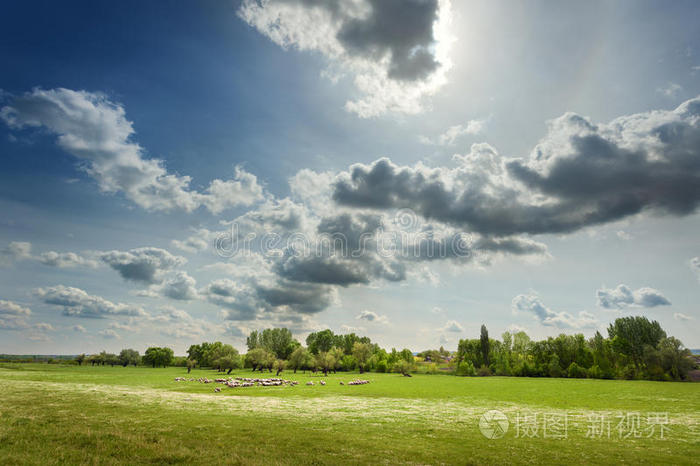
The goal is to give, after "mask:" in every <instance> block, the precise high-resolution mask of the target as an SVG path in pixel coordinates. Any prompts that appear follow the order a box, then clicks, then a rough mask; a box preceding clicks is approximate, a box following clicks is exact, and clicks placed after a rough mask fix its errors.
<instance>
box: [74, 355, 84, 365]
mask: <svg viewBox="0 0 700 466" xmlns="http://www.w3.org/2000/svg"><path fill="white" fill-rule="evenodd" d="M83 361H85V353H83V354H79V355H77V356H76V357H75V362H77V363H78V365H79V366H82V365H83Z"/></svg>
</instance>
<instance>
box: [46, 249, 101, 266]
mask: <svg viewBox="0 0 700 466" xmlns="http://www.w3.org/2000/svg"><path fill="white" fill-rule="evenodd" d="M38 259H39V262H41V263H42V264H44V265H49V266H51V267H58V268H68V267H78V266H85V267H91V268H94V267H97V265H98V264H97V261H94V260H92V259H87V258H85V257H82V256H80V255H78V254H76V253H74V252H55V251H48V252H44V253H42V254H41V255H40V256H39V258H38Z"/></svg>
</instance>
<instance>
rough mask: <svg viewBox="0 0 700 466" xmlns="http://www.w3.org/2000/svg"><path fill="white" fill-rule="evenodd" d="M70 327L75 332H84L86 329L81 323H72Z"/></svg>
mask: <svg viewBox="0 0 700 466" xmlns="http://www.w3.org/2000/svg"><path fill="white" fill-rule="evenodd" d="M72 329H73V331H74V332H77V333H85V332H87V330H86V329H85V327H83V326H82V325H74V326H73V327H72Z"/></svg>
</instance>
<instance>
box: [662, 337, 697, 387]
mask: <svg viewBox="0 0 700 466" xmlns="http://www.w3.org/2000/svg"><path fill="white" fill-rule="evenodd" d="M659 351H660V359H661V366H662V367H663V369H664V371H665V372H666V373H667V374H669V375H670V376H671V378H672V379H674V380H684V379H686V378H687V376H688V371H689V370H691V369H692V368H693V363H692V362H691V360H690V356H691V354H690V350H689V349H687V348H685V347H684V346H683V343H681V341H680V340H678V339H677V338H674V337H668V338H664V339H663V340H661V342H660V343H659Z"/></svg>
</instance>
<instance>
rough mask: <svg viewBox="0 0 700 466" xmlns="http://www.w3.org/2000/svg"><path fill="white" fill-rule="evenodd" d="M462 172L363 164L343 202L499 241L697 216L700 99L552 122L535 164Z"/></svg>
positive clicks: (478, 166) (468, 166)
mask: <svg viewBox="0 0 700 466" xmlns="http://www.w3.org/2000/svg"><path fill="white" fill-rule="evenodd" d="M464 160H466V161H464V164H463V165H462V166H460V167H457V168H454V169H449V168H427V167H425V166H422V165H418V166H415V167H406V166H404V167H401V166H397V165H395V164H393V163H392V162H391V161H390V160H388V159H380V160H378V161H376V162H374V163H373V164H371V165H362V164H357V165H353V166H352V167H351V169H350V171H349V172H347V173H344V174H342V175H341V176H340V177H339V179H338V180H337V181H336V183H335V185H334V191H333V199H334V200H335V201H336V202H337V203H339V204H342V205H347V206H354V207H367V208H374V209H390V208H411V209H413V210H414V211H415V212H417V213H418V214H420V215H422V216H423V217H425V218H428V219H434V220H438V221H440V222H444V223H447V224H452V225H456V226H461V227H467V228H469V229H471V230H472V231H475V232H478V233H481V234H485V235H496V236H509V235H516V234H521V233H529V234H543V233H561V232H572V231H575V230H578V229H580V228H584V227H587V226H591V225H599V224H604V223H607V222H612V221H616V220H620V219H623V218H625V217H628V216H630V215H634V214H637V213H640V212H643V211H653V212H655V213H658V214H665V215H688V214H691V213H693V212H695V211H696V209H697V207H698V203H700V98H695V99H692V100H689V101H687V102H685V103H683V104H682V105H680V106H679V107H678V108H677V109H675V110H673V111H653V112H647V113H642V114H636V115H631V116H625V117H620V118H618V119H616V120H613V121H612V122H610V123H609V124H607V125H594V124H592V123H591V122H590V121H589V120H587V119H585V118H583V117H580V116H578V115H575V114H570V113H569V114H566V115H564V116H562V117H560V118H558V119H556V120H553V121H552V122H550V128H549V132H548V134H547V136H546V137H545V138H544V139H543V140H542V141H540V143H539V144H538V145H537V147H536V148H535V150H534V151H533V153H532V156H531V157H530V159H529V160H528V161H526V162H525V161H520V160H511V161H506V160H504V159H500V160H497V161H496V163H494V161H493V159H487V158H486V155H484V154H474V155H472V156H471V157H469V158H465V159H464Z"/></svg>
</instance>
